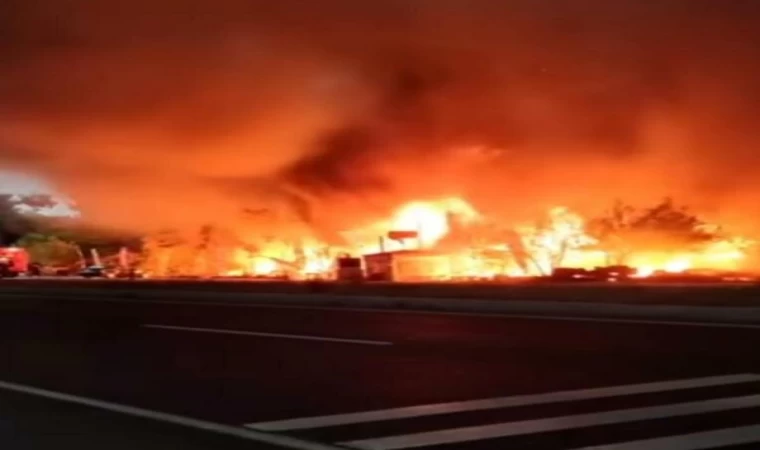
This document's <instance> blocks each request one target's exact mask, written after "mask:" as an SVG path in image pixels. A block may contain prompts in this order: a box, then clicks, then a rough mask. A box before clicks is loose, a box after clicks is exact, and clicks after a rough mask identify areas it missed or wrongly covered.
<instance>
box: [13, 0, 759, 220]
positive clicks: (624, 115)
mask: <svg viewBox="0 0 760 450" xmlns="http://www.w3.org/2000/svg"><path fill="white" fill-rule="evenodd" d="M759 13H760V4H758V2H754V1H751V0H747V1H742V0H735V1H731V2H718V1H712V0H680V1H675V0H664V1H660V2H640V1H633V0H631V1H616V2H612V1H604V0H577V1H576V0H564V1H555V0H552V1H550V0H531V1H528V0H525V1H501V2H497V1H491V0H459V1H455V0H385V1H377V2H357V1H349V0H326V1H320V2H312V1H305V0H303V1H297V0H285V1H279V2H258V1H242V0H239V1H234V0H232V1H225V0H220V1H215V2H209V1H200V0H183V1H179V0H176V1H175V0H172V1H162V2H148V1H147V0H135V1H123V2H121V1H110V2H102V1H98V0H92V1H86V0H59V1H56V2H50V1H44V0H6V1H5V2H3V3H2V5H1V6H0V145H2V147H1V148H0V152H2V159H0V163H2V164H3V165H5V166H7V167H10V168H18V169H23V170H28V171H34V172H38V173H42V174H44V175H45V176H47V177H49V178H50V179H52V180H53V181H54V182H56V183H58V184H59V185H60V186H61V188H62V189H63V190H65V191H67V193H69V194H70V195H71V196H73V197H75V198H76V199H77V200H78V202H79V203H80V204H81V205H82V207H83V208H84V210H85V211H84V212H85V215H86V217H89V218H91V219H92V220H93V221H97V222H101V223H106V224H110V225H121V226H128V227H139V228H150V227H155V226H159V225H182V224H184V225H188V226H190V225H192V226H195V225H196V224H199V223H205V222H209V221H237V220H239V212H240V211H241V210H242V209H244V208H254V209H255V208H259V207H262V206H264V207H271V206H272V205H275V206H276V207H277V208H278V209H281V210H282V211H283V214H285V215H286V216H287V215H292V217H293V218H295V219H297V220H300V221H303V222H307V223H309V224H311V225H312V226H314V227H316V228H318V229H321V230H324V231H325V232H330V231H335V230H336V229H339V228H340V227H344V226H347V225H348V226H350V225H352V224H353V223H355V222H360V221H362V220H364V219H366V218H369V217H371V216H373V215H380V214H383V213H385V212H387V210H388V209H389V208H391V207H392V206H393V205H394V204H395V203H397V202H398V201H402V200H407V199H410V198H412V197H424V196H438V195H450V194H462V195H466V196H467V197H468V198H470V199H472V201H474V202H475V203H476V204H477V205H478V206H479V207H481V208H483V209H485V210H488V211H494V212H496V213H499V214H502V215H504V216H510V215H513V216H515V215H520V214H532V212H533V209H534V208H543V207H545V206H547V205H549V204H556V203H569V204H571V205H573V206H578V207H581V208H588V209H591V208H597V209H598V208H600V207H602V206H603V205H604V204H605V203H606V202H609V201H610V200H611V199H612V198H614V197H626V198H631V199H634V200H635V199H636V198H649V199H657V198H660V197H662V196H665V195H675V196H677V197H682V198H684V200H685V201H688V202H690V203H692V204H695V205H696V206H698V207H701V208H704V210H705V211H708V212H710V213H714V214H721V215H723V216H726V217H731V216H732V215H736V217H734V218H735V219H737V220H738V219H746V218H745V217H741V216H746V215H748V214H749V215H752V214H757V213H758V212H760V211H758V207H757V206H754V199H755V198H756V195H757V194H758V191H760V182H758V181H756V176H755V173H754V166H755V165H756V163H757V162H758V158H760V156H757V153H756V151H755V148H756V143H757V137H758V131H757V130H756V129H755V128H756V127H755V123H756V122H757V118H758V112H760V89H758V87H759V86H760V82H758V80H760V67H758V64H760V63H758V61H757V56H756V49H757V48H760V47H759V46H760V27H759V26H758V25H760V23H759V22H760V15H759ZM737 212H741V213H742V214H741V215H739V214H738V213H737ZM747 222H751V223H753V224H754V223H756V222H757V221H747V220H745V221H744V222H743V223H747Z"/></svg>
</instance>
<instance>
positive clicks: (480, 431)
mask: <svg viewBox="0 0 760 450" xmlns="http://www.w3.org/2000/svg"><path fill="white" fill-rule="evenodd" d="M758 342H760V327H752V326H737V327H732V326H700V325H674V324H654V323H627V322H615V321H594V320H551V319H546V320H538V319H519V318H508V317H486V316H467V315H446V314H441V315H437V314H427V313H410V312H387V311H386V312H383V311H374V312H373V311H360V310H340V309H329V308H314V309H309V308H300V307H284V308H277V307H262V306H256V305H248V306H246V305H240V304H237V305H236V304H228V305H213V304H210V303H209V302H206V303H203V304H194V303H192V302H183V301H182V300H181V299H180V300H179V301H178V300H177V299H172V302H170V303H155V302H149V301H143V302H129V301H125V302H108V303H106V302H100V301H97V300H89V301H71V300H57V301H55V300H45V301H35V302H28V303H25V302H24V301H20V302H12V301H7V300H5V301H4V302H3V303H2V305H0V355H1V357H0V405H2V406H0V424H3V426H0V439H2V441H3V448H4V449H6V448H9V449H16V448H19V449H20V448H24V449H26V448H34V449H43V448H60V447H61V445H62V444H61V442H62V441H60V439H62V438H60V436H61V435H65V436H68V437H67V439H73V441H70V442H79V441H83V442H90V444H82V445H79V444H76V447H78V448H87V445H91V446H92V448H96V447H98V448H105V447H106V446H105V445H100V444H101V443H102V442H105V441H111V442H113V443H114V445H111V446H109V447H108V448H145V449H150V448H152V447H150V446H149V444H145V445H143V444H141V439H142V440H145V441H146V442H154V444H155V443H162V444H163V445H158V446H156V448H158V447H159V446H160V447H162V448H189V449H196V448H198V449H200V448H209V449H224V448H230V449H237V448H267V449H268V448H304V449H315V450H316V449H323V450H324V449H330V448H358V449H404V448H430V449H447V450H454V449H465V448H466V449H504V448H529V449H581V448H601V447H599V446H603V445H604V446H606V447H603V448H608V449H617V450H629V449H643V450H652V449H683V450H685V449H698V448H718V447H720V448H736V449H738V448H760V447H759V446H760V352H758V349H757V344H758ZM48 430H52V431H48ZM88 430H90V431H92V430H97V433H95V432H90V433H88V432H87V431H88ZM67 432H68V434H66V433H67ZM45 436H48V437H49V436H54V437H55V438H50V439H44V438H45ZM34 439H37V440H36V441H35V440H34ZM40 439H41V440H40ZM6 442H10V444H8V445H6ZM183 442H185V443H187V444H183ZM117 443H118V445H116V444H117ZM96 444H97V445H96ZM154 446H155V445H154ZM66 448H69V447H68V446H67V447H66Z"/></svg>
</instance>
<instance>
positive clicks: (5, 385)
mask: <svg viewBox="0 0 760 450" xmlns="http://www.w3.org/2000/svg"><path fill="white" fill-rule="evenodd" d="M0 389H2V390H6V391H13V392H19V393H22V394H27V395H33V396H36V397H43V398H47V399H51V400H56V401H60V402H66V403H73V404H77V405H84V406H88V407H91V408H97V409H101V410H104V411H110V412H114V413H118V414H124V415H128V416H132V417H139V418H143V419H150V420H154V421H157V422H163V423H169V424H173V425H179V426H182V427H186V428H193V429H196V430H201V431H206V432H211V433H216V434H222V435H227V436H234V437H237V438H240V439H246V440H249V441H255V442H259V443H265V444H271V445H274V446H279V447H284V448H292V449H299V450H340V449H339V448H338V447H334V446H330V445H324V444H320V443H316V442H308V441H302V440H300V439H294V438H290V437H287V436H279V435H272V434H267V433H262V432H257V431H251V430H246V429H245V428H242V427H235V426H230V425H224V424H220V423H214V422H207V421H205V420H199V419H193V418H190V417H183V416H177V415H174V414H168V413H163V412H158V411H151V410H149V409H143V408H137V407H134V406H128V405H121V404H118V403H111V402H106V401H102V400H96V399H92V398H87V397H80V396H77V395H71V394H65V393H62V392H56V391H49V390H47V389H41V388H37V387H33V386H27V385H23V384H17V383H11V382H7V381H0Z"/></svg>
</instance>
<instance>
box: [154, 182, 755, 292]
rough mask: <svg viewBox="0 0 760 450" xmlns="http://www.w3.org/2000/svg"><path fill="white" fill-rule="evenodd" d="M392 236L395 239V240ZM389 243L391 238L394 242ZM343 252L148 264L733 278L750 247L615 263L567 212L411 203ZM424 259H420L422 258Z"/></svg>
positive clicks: (310, 272) (349, 234) (723, 242)
mask: <svg viewBox="0 0 760 450" xmlns="http://www.w3.org/2000/svg"><path fill="white" fill-rule="evenodd" d="M393 232H396V234H394V233H393ZM389 237H390V238H389ZM344 238H345V239H344V242H343V243H341V244H338V245H335V244H332V245H331V244H328V243H325V242H321V241H319V240H316V239H314V238H311V237H305V238H304V239H301V240H300V241H299V240H295V241H293V240H290V241H287V240H277V239H268V240H267V241H265V242H259V243H258V244H257V245H255V246H247V248H239V247H238V248H234V249H232V254H231V256H230V257H225V256H223V255H224V254H225V252H224V251H223V249H216V250H215V253H214V257H211V256H209V254H208V253H206V254H194V257H193V261H194V263H193V264H191V265H189V266H188V265H187V264H185V265H184V266H182V267H183V268H181V269H177V268H176V267H174V268H173V266H176V265H177V261H178V260H179V259H178V258H177V257H176V252H175V255H174V257H175V259H177V260H176V261H172V260H171V259H172V255H168V256H167V255H162V256H161V257H160V258H153V259H149V261H151V262H152V263H153V264H152V267H149V268H147V269H148V271H149V272H151V273H153V274H155V275H156V276H163V275H170V274H172V273H177V272H183V273H189V274H192V275H198V276H214V275H227V276H256V277H274V276H283V277H288V278H295V279H310V278H325V279H329V278H333V277H335V274H336V267H335V266H336V264H335V262H336V259H337V258H338V257H339V256H345V255H351V256H361V255H366V254H378V253H382V252H399V251H400V252H416V253H417V254H419V255H424V257H425V258H427V259H426V261H427V262H426V263H425V265H424V267H427V268H428V269H425V270H427V271H428V272H427V276H428V278H429V279H437V280H446V279H448V280H451V279H491V278H495V277H526V276H542V275H550V274H551V273H552V272H553V271H554V270H555V269H557V268H560V267H573V268H582V269H588V270H591V269H594V268H597V267H602V266H610V265H626V266H630V267H632V268H634V269H635V271H636V274H635V276H637V277H649V276H652V275H655V274H657V273H682V272H686V271H688V270H693V269H711V270H723V271H735V270H738V269H740V268H741V264H742V262H743V260H744V259H745V257H746V249H747V248H748V247H749V246H750V245H749V244H750V242H749V241H747V240H745V239H739V238H731V239H729V238H716V239H713V240H710V241H709V242H705V243H701V244H700V245H692V246H689V245H684V246H683V248H681V249H676V250H674V249H673V248H672V247H667V246H663V248H662V249H658V248H656V246H652V245H649V246H648V247H647V248H641V249H635V248H634V249H630V251H628V252H627V254H626V256H625V258H618V259H616V260H613V259H614V258H613V253H614V251H613V250H614V249H610V248H609V247H608V246H605V245H604V243H603V242H601V241H600V239H599V238H596V237H594V236H592V234H591V233H590V232H589V231H588V230H587V222H586V221H585V220H584V219H583V218H582V217H581V216H580V215H578V214H576V213H574V212H572V211H570V210H568V209H567V208H559V207H558V208H552V209H550V210H549V211H548V212H547V214H546V215H545V217H543V218H541V220H538V221H536V223H522V224H516V225H513V226H497V225H495V224H494V223H492V222H491V221H489V220H487V218H485V217H484V216H483V215H481V214H480V213H478V211H477V210H476V209H475V208H474V207H473V206H472V205H470V204H469V203H468V202H466V201H465V200H463V199H461V198H456V197H453V198H444V199H440V200H435V201H412V202H408V203H406V204H403V205H401V206H400V207H399V208H398V209H397V210H396V212H395V213H394V214H392V215H391V217H390V218H389V219H388V220H385V221H379V222H377V223H373V224H369V225H367V226H366V227H363V228H361V229H358V230H348V231H346V233H345V235H344ZM420 257H422V256H420Z"/></svg>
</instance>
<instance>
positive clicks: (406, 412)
mask: <svg viewBox="0 0 760 450" xmlns="http://www.w3.org/2000/svg"><path fill="white" fill-rule="evenodd" d="M753 381H760V375H755V374H739V375H725V376H715V377H706V378H694V379H686V380H674V381H661V382H655V383H643V384H631V385H625V386H612V387H602V388H593V389H580V390H573V391H559V392H549V393H543V394H531V395H517V396H512V397H500V398H490V399H483V400H470V401H464V402H451V403H439V404H432V405H419V406H410V407H405V408H393V409H385V410H378V411H365V412H358V413H349V414H335V415H329V416H319V417H304V418H298V419H288V420H280V421H273V422H260V423H251V424H247V425H246V427H248V428H252V429H255V430H261V431H287V430H305V429H311V428H320V427H329V426H338V425H348V424H355V423H364V422H379V421H383V420H394V419H404V418H410V417H419V416H433V415H438V414H450V413H458V412H464V411H476V410H486V409H497V408H509V407H516V406H527V405H542V404H547V403H559V402H569V401H578V400H589V399H595V398H604V397H615V396H623V395H633V394H645V393H654V392H665V391H673V390H678V389H694V388H704V387H711V386H722V385H728V384H737V383H749V382H753Z"/></svg>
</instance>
